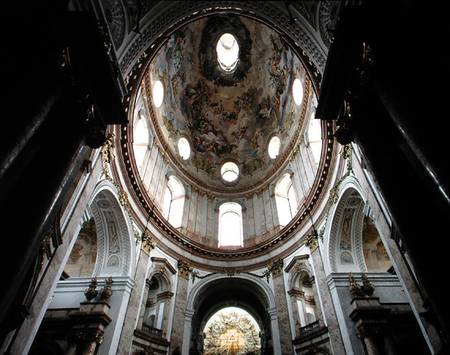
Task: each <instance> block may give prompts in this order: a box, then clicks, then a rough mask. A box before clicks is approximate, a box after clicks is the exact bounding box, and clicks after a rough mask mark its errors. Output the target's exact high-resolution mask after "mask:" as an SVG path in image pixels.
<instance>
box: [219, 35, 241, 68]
mask: <svg viewBox="0 0 450 355" xmlns="http://www.w3.org/2000/svg"><path fill="white" fill-rule="evenodd" d="M216 52H217V61H218V62H219V66H220V68H221V69H222V70H224V71H226V72H231V71H233V70H234V69H235V68H236V65H237V63H238V60H239V45H238V43H237V41H236V38H235V37H234V36H233V35H232V34H231V33H224V34H223V35H222V36H220V38H219V40H218V41H217V45H216Z"/></svg>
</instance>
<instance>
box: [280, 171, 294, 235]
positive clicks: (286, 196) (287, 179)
mask: <svg viewBox="0 0 450 355" xmlns="http://www.w3.org/2000/svg"><path fill="white" fill-rule="evenodd" d="M275 202H276V205H277V212H278V219H279V222H280V225H282V226H285V225H287V224H288V223H289V222H290V221H291V219H292V218H293V217H294V216H295V214H296V213H297V208H298V204H297V197H296V196H295V189H294V185H293V183H292V179H291V175H290V174H288V173H286V174H284V175H283V177H282V178H281V180H280V181H278V183H277V185H276V186H275Z"/></svg>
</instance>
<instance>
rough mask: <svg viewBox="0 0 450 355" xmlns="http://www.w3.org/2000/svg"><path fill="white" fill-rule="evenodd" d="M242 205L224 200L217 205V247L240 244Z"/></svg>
mask: <svg viewBox="0 0 450 355" xmlns="http://www.w3.org/2000/svg"><path fill="white" fill-rule="evenodd" d="M242 239H243V237H242V207H241V205H240V204H238V203H236V202H225V203H223V204H221V205H220V207H219V247H222V246H242V245H243V241H242Z"/></svg>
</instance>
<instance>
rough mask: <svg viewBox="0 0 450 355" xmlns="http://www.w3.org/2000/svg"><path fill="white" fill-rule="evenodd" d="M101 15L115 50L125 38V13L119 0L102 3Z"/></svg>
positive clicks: (108, 0) (107, 0)
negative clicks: (102, 14)
mask: <svg viewBox="0 0 450 355" xmlns="http://www.w3.org/2000/svg"><path fill="white" fill-rule="evenodd" d="M102 6H103V13H104V15H105V20H106V23H107V25H108V28H109V31H110V33H111V37H112V39H113V42H114V46H115V47H116V49H118V48H119V47H120V45H121V44H122V42H123V39H124V36H125V26H126V24H125V11H124V9H123V4H122V2H121V1H120V0H106V1H103V2H102Z"/></svg>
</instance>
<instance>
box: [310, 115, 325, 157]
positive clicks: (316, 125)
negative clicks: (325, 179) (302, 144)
mask: <svg viewBox="0 0 450 355" xmlns="http://www.w3.org/2000/svg"><path fill="white" fill-rule="evenodd" d="M315 116H316V112H315V109H313V110H312V112H311V116H310V118H309V125H308V131H307V142H308V144H309V146H310V148H311V152H312V155H313V158H314V161H315V162H316V163H319V160H320V153H321V151H322V132H321V130H322V129H321V127H320V120H316V119H315Z"/></svg>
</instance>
